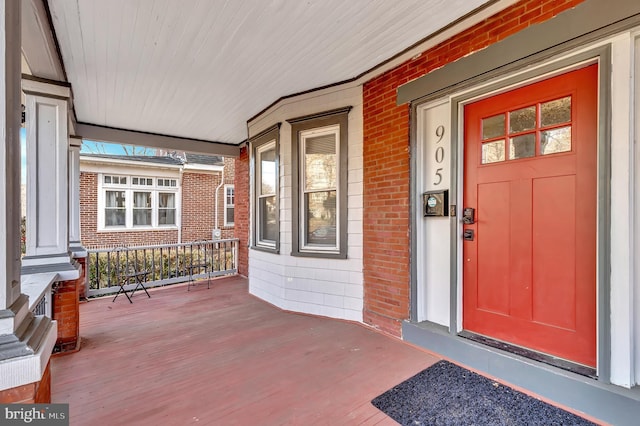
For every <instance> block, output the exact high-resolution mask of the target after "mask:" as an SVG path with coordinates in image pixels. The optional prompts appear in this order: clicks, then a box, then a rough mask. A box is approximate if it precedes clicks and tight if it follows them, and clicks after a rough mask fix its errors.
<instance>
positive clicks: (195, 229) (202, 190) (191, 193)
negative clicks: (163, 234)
mask: <svg viewBox="0 0 640 426" xmlns="http://www.w3.org/2000/svg"><path fill="white" fill-rule="evenodd" d="M219 184H220V175H218V174H215V175H208V174H200V173H184V174H183V175H182V241H195V240H208V239H211V231H212V230H213V228H215V225H214V215H215V208H214V206H215V189H216V187H217V186H218V185H219ZM223 192H224V191H223V188H220V193H219V195H218V197H219V198H222V196H223ZM221 213H223V212H222V209H220V210H219V212H218V216H220V214H221ZM222 218H223V219H224V216H223V217H222Z"/></svg>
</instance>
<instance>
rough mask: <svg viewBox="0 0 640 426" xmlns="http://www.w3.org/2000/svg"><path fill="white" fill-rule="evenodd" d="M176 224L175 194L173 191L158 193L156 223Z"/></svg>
mask: <svg viewBox="0 0 640 426" xmlns="http://www.w3.org/2000/svg"><path fill="white" fill-rule="evenodd" d="M175 224H176V194H175V193H174V192H160V193H158V225H160V226H161V225H175Z"/></svg>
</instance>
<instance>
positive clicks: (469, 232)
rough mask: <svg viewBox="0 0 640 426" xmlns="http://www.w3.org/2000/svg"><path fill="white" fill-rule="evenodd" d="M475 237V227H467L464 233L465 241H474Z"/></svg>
mask: <svg viewBox="0 0 640 426" xmlns="http://www.w3.org/2000/svg"><path fill="white" fill-rule="evenodd" d="M474 237H475V232H474V231H473V229H465V230H464V232H463V233H462V239H463V240H465V241H473V239H474Z"/></svg>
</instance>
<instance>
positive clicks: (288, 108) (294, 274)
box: [249, 86, 363, 321]
mask: <svg viewBox="0 0 640 426" xmlns="http://www.w3.org/2000/svg"><path fill="white" fill-rule="evenodd" d="M345 106H352V107H353V108H352V110H351V111H350V112H349V133H348V138H349V140H348V142H349V149H348V151H349V158H348V165H349V166H348V182H347V187H348V206H347V208H348V225H347V226H348V238H347V239H348V248H347V259H322V258H310V257H293V256H291V255H290V253H291V250H292V241H291V239H292V229H291V217H292V211H293V210H292V203H291V184H292V175H291V172H292V168H291V126H290V125H289V123H287V122H286V120H287V119H291V118H295V117H300V116H304V115H308V114H313V113H318V112H323V111H329V110H332V109H336V108H340V107H345ZM278 122H281V123H282V126H281V127H280V152H279V154H280V254H273V253H266V252H261V251H258V250H249V291H250V292H251V293H252V294H254V295H256V296H258V297H260V298H262V299H264V300H266V301H268V302H270V303H273V304H274V305H276V306H278V307H280V308H283V309H287V310H291V311H296V312H304V313H309V314H315V315H323V316H328V317H333V318H341V319H348V320H354V321H362V306H363V288H362V286H363V279H362V252H363V250H362V193H363V191H362V182H363V178H362V176H363V170H362V164H363V161H362V88H361V87H360V86H356V87H350V88H344V86H342V87H341V88H332V89H326V90H323V91H321V92H318V93H313V94H308V95H305V96H300V97H297V98H294V99H287V100H284V101H282V102H281V103H279V104H278V105H275V106H274V107H273V108H271V109H270V110H269V111H267V112H266V113H265V114H263V115H262V116H260V117H259V118H257V119H256V120H254V121H253V122H252V123H251V124H250V126H249V134H250V135H251V136H252V135H255V134H258V133H259V132H260V131H262V130H264V129H266V128H268V127H270V126H272V125H274V124H275V123H278Z"/></svg>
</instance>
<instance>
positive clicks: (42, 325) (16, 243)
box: [0, 0, 57, 403]
mask: <svg viewBox="0 0 640 426" xmlns="http://www.w3.org/2000/svg"><path fill="white" fill-rule="evenodd" d="M21 3H22V2H19V1H15V0H0V198H2V199H4V203H3V204H2V205H0V401H2V402H3V403H12V402H26V403H28V402H50V400H51V397H50V390H49V389H50V386H49V381H47V380H46V379H43V377H48V376H47V374H48V368H49V367H48V365H49V358H50V356H51V350H52V348H53V344H54V342H55V337H56V331H57V328H56V323H55V322H52V321H51V319H50V318H48V317H45V316H34V314H33V313H32V312H31V310H30V307H29V297H28V296H27V295H26V294H22V286H21V283H20V279H21V277H20V234H19V232H20V112H21V111H20V50H21V28H20V24H21V19H20V12H21V9H20V8H21Z"/></svg>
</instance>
